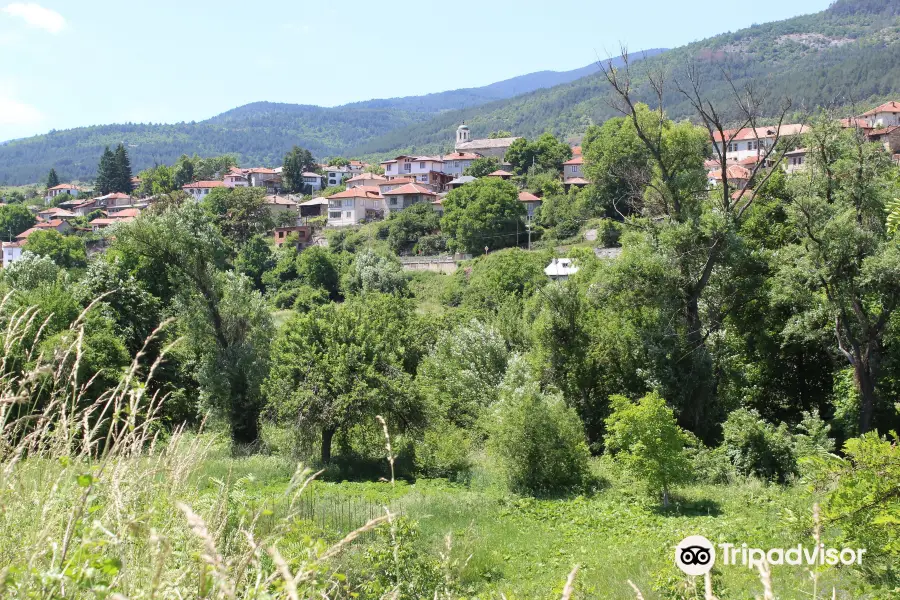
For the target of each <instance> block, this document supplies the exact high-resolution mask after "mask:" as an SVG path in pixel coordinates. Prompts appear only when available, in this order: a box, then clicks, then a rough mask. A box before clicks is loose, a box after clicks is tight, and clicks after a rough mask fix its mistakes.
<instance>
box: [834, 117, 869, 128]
mask: <svg viewBox="0 0 900 600" xmlns="http://www.w3.org/2000/svg"><path fill="white" fill-rule="evenodd" d="M841 127H844V128H845V129H846V128H850V127H854V128H856V127H858V128H860V129H870V127H869V122H868V121H866V120H865V119H860V118H856V119H841Z"/></svg>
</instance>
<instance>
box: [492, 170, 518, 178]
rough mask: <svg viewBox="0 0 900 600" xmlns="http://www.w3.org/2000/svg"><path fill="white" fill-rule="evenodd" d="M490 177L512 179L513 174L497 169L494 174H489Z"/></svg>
mask: <svg viewBox="0 0 900 600" xmlns="http://www.w3.org/2000/svg"><path fill="white" fill-rule="evenodd" d="M487 176H488V177H512V173H510V172H509V171H504V170H503V169H497V170H496V171H494V172H493V173H488V174H487Z"/></svg>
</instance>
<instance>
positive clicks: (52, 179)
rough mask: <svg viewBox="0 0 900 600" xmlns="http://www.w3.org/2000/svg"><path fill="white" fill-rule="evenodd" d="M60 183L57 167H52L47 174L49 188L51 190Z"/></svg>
mask: <svg viewBox="0 0 900 600" xmlns="http://www.w3.org/2000/svg"><path fill="white" fill-rule="evenodd" d="M58 185H59V176H57V174H56V169H50V174H49V175H47V189H48V190H49V189H50V188H52V187H56V186H58Z"/></svg>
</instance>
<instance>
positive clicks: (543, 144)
mask: <svg viewBox="0 0 900 600" xmlns="http://www.w3.org/2000/svg"><path fill="white" fill-rule="evenodd" d="M505 158H506V162H508V163H510V164H511V165H512V166H513V169H514V170H515V171H516V173H518V174H519V175H524V174H526V173H527V172H528V169H530V168H531V167H533V166H539V167H540V168H541V169H542V170H549V171H553V172H555V173H561V172H562V165H563V163H564V162H566V161H567V160H569V159H570V158H572V148H570V147H569V145H568V144H566V143H565V142H561V141H559V140H558V139H556V137H555V136H554V135H553V134H552V133H549V132H548V133H544V134H541V136H540V137H538V138H537V139H536V140H534V141H533V142H529V141H528V140H527V139H525V138H519V139H517V140H516V141H514V142H513V143H512V144H511V145H510V147H509V148H508V149H507V151H506V157H505Z"/></svg>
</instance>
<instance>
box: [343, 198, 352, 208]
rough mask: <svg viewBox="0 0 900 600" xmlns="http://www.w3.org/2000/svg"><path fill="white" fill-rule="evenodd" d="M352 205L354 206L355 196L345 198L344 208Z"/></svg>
mask: <svg viewBox="0 0 900 600" xmlns="http://www.w3.org/2000/svg"><path fill="white" fill-rule="evenodd" d="M351 207H353V198H347V199H346V200H344V208H351Z"/></svg>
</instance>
